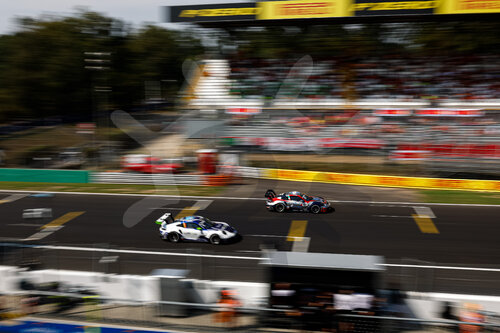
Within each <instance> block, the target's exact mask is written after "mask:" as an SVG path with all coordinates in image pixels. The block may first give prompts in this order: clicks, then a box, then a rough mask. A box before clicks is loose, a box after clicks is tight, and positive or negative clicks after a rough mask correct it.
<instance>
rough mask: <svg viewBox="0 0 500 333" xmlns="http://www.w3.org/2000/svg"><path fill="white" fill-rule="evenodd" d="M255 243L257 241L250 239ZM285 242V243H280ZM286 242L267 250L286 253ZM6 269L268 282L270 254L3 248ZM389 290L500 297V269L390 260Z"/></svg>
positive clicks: (99, 247)
mask: <svg viewBox="0 0 500 333" xmlns="http://www.w3.org/2000/svg"><path fill="white" fill-rule="evenodd" d="M247 239H248V240H249V241H254V240H252V237H251V236H248V237H247ZM280 242H282V243H280ZM285 242H286V238H283V239H282V240H278V241H274V243H273V244H270V243H267V244H266V243H262V244H261V245H260V246H261V247H262V248H265V247H269V246H271V245H272V246H274V247H275V248H278V249H279V248H282V247H284V244H283V243H285ZM0 245H1V246H0V265H5V266H18V267H25V268H29V269H57V270H80V271H86V272H95V273H105V274H141V275H149V274H150V273H151V272H152V270H154V269H176V270H185V271H186V272H188V273H187V275H186V278H190V279H198V280H212V281H246V282H264V281H266V276H267V275H266V272H267V271H266V265H262V264H263V263H265V262H266V260H267V257H266V255H265V251H264V252H262V253H252V254H244V253H238V254H235V253H234V252H226V253H224V252H223V251H213V250H207V249H201V248H197V249H195V248H191V249H189V248H187V249H177V250H170V251H169V252H165V249H150V250H148V251H138V250H130V249H119V248H116V247H113V246H112V245H111V244H94V245H89V244H86V245H84V246H82V247H76V246H71V247H70V246H68V247H65V246H61V245H28V244H12V243H3V244H0ZM382 266H383V267H384V269H385V272H384V282H385V285H387V286H396V288H398V289H400V290H403V291H408V292H410V291H411V292H420V293H455V294H476V295H490V296H500V290H499V289H498V287H497V286H498V281H499V280H500V266H498V265H490V266H485V265H483V266H482V267H466V266H465V265H457V264H449V265H448V264H446V263H435V262H422V261H420V260H415V259H399V260H398V259H390V260H389V259H388V260H387V261H386V263H385V264H382Z"/></svg>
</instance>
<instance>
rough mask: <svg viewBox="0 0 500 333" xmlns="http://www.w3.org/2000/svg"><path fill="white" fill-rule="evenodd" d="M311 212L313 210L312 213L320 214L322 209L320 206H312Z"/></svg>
mask: <svg viewBox="0 0 500 333" xmlns="http://www.w3.org/2000/svg"><path fill="white" fill-rule="evenodd" d="M310 210H311V213H313V214H318V213H319V212H320V211H321V207H320V206H318V205H312V206H311V208H310Z"/></svg>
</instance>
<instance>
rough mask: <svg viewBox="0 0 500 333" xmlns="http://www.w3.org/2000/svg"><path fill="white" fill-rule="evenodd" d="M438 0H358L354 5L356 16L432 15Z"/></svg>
mask: <svg viewBox="0 0 500 333" xmlns="http://www.w3.org/2000/svg"><path fill="white" fill-rule="evenodd" d="M438 5H439V1H437V0H398V1H393V0H392V1H391V0H356V2H355V3H354V4H353V5H352V10H351V11H352V13H353V14H354V16H378V15H432V14H433V13H434V10H435V9H436V8H437V7H438Z"/></svg>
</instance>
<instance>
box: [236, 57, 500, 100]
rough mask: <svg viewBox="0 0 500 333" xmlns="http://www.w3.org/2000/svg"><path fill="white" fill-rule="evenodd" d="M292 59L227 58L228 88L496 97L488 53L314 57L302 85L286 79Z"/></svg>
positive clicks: (316, 94)
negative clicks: (229, 86) (471, 54)
mask: <svg viewBox="0 0 500 333" xmlns="http://www.w3.org/2000/svg"><path fill="white" fill-rule="evenodd" d="M297 60H298V59H252V58H246V59H245V58H244V59H241V58H240V59H232V60H230V67H231V74H230V79H231V88H230V93H231V94H232V95H234V96H240V97H243V98H253V97H263V96H264V97H268V98H273V97H275V96H280V97H287V96H289V97H299V98H349V99H363V98H383V99H407V100H412V99H421V98H441V99H460V100H469V99H497V98H500V80H499V79H500V59H499V58H498V57H497V56H496V55H493V54H482V55H479V54H478V55H473V56H456V57H453V56H431V57H429V56H421V57H417V56H402V55H397V56H394V55H393V56H381V57H378V56H367V57H364V58H345V57H344V58H335V57H332V58H330V59H320V60H317V59H313V63H312V64H313V66H312V69H311V68H306V70H307V71H304V74H305V75H307V81H306V82H305V84H304V85H303V86H302V82H303V81H302V80H296V81H294V80H285V78H286V77H287V76H288V75H289V74H290V70H291V69H292V68H293V67H294V65H296V64H297ZM301 65H302V66H309V64H308V63H306V64H302V63H299V65H298V66H296V67H295V70H300V69H301V68H300V66H301ZM309 74H310V75H309Z"/></svg>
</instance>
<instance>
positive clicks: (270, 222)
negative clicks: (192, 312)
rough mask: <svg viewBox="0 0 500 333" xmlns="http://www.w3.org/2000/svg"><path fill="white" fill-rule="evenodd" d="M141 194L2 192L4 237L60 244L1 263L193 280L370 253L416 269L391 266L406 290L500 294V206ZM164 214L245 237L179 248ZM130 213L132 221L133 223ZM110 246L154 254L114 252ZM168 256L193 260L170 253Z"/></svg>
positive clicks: (20, 252)
mask: <svg viewBox="0 0 500 333" xmlns="http://www.w3.org/2000/svg"><path fill="white" fill-rule="evenodd" d="M141 199H143V197H139V196H126V195H116V196H114V195H83V194H82V195H79V194H62V193H57V194H55V195H54V196H52V197H36V196H32V195H29V194H28V193H26V194H19V193H7V192H4V193H0V203H1V204H0V214H1V216H2V219H1V222H0V223H1V233H0V241H2V242H3V243H9V244H12V243H16V244H30V245H40V244H43V245H50V246H54V247H52V248H50V247H46V248H45V249H43V250H40V249H34V248H22V249H21V248H19V249H16V248H12V247H10V246H7V247H1V249H2V252H1V253H0V255H1V257H0V259H1V261H2V263H3V264H23V263H24V262H37V263H39V264H41V265H42V266H41V267H44V268H61V269H73V270H88V271H105V272H111V273H130V274H149V273H150V272H151V271H152V270H153V269H155V268H185V269H188V270H190V273H189V274H190V275H189V276H191V277H196V278H202V279H219V280H237V281H265V279H266V275H265V272H266V266H265V265H262V262H263V261H262V260H259V258H260V257H261V256H262V253H263V251H266V250H269V249H276V250H280V251H308V252H323V253H325V252H328V253H349V254H370V255H381V256H384V257H385V258H386V262H387V263H391V264H407V265H410V266H405V267H399V266H398V267H388V275H387V283H388V284H391V285H393V286H395V287H398V288H401V289H406V290H417V291H441V292H462V293H477V294H490V295H491V294H496V295H500V290H498V283H497V281H498V278H499V277H500V270H499V268H500V266H499V263H500V242H499V240H498V233H497V230H498V228H499V227H500V218H499V216H500V206H499V207H494V206H462V205H425V204H408V203H400V204H390V203H376V202H363V201H359V202H355V201H352V202H334V203H333V206H334V207H335V212H334V213H330V214H318V215H313V214H309V213H284V214H278V213H274V212H268V211H267V210H266V208H265V204H264V198H256V199H241V200H239V199H237V198H233V199H227V198H180V199H176V198H162V197H155V198H150V199H148V200H147V201H142V203H140V204H137V202H139V201H140V200H141ZM326 199H329V198H328V196H326ZM134 204H135V205H136V206H134ZM137 205H139V206H137ZM32 208H51V209H52V217H46V218H33V219H27V218H23V216H22V215H23V210H25V209H32ZM164 212H172V214H173V215H174V216H176V215H178V214H188V215H192V214H193V213H194V214H197V215H203V216H206V217H209V218H210V219H212V220H214V221H226V222H228V223H230V224H231V225H232V226H233V227H235V228H236V229H237V230H238V231H239V233H240V234H241V235H242V236H243V238H242V240H241V241H239V242H237V243H234V244H227V245H220V246H214V245H211V244H206V243H179V244H172V243H169V242H166V241H163V240H161V239H160V238H159V236H158V231H157V230H158V226H157V225H156V224H155V223H154V220H155V219H156V218H157V217H159V216H160V215H162V214H163V213H164ZM124 214H127V215H125V216H126V217H127V218H129V217H132V219H129V220H124ZM135 217H137V220H136V219H135ZM58 246H69V247H82V248H84V249H85V251H80V250H78V251H76V250H74V249H73V250H69V249H66V250H61V249H60V248H57V247H58ZM92 249H100V250H95V251H91V250H92ZM102 249H115V250H116V249H120V250H140V251H150V252H153V253H152V254H148V255H146V254H144V253H133V252H118V253H116V252H111V253H109V252H106V251H104V250H102ZM165 252H168V253H189V254H190V256H187V257H186V256H175V255H162V253H165ZM225 256H231V257H230V258H226V257H225ZM412 265H417V266H449V267H453V269H445V270H441V269H436V268H419V267H414V266H412ZM456 267H476V268H477V267H480V268H490V269H492V270H491V271H481V270H479V271H474V270H472V271H471V270H457V269H455V268H456ZM495 270H496V271H495Z"/></svg>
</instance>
